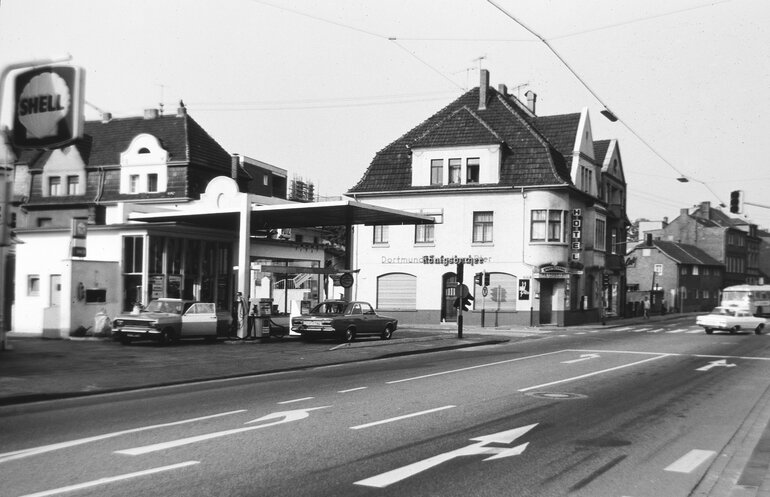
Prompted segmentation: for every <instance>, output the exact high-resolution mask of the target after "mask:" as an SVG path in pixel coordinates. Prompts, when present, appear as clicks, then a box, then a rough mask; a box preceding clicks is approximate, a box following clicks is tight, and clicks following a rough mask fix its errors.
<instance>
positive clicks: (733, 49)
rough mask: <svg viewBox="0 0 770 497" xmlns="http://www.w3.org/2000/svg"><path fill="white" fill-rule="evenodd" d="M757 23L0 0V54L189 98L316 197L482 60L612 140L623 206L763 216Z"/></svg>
mask: <svg viewBox="0 0 770 497" xmlns="http://www.w3.org/2000/svg"><path fill="white" fill-rule="evenodd" d="M512 18H513V19H512ZM514 19H515V20H514ZM517 21H518V22H517ZM768 22H770V2H767V1H766V0H712V1H709V0H644V1H631V0H579V1H578V0H527V1H522V0H519V1H516V0H377V1H376V2H375V1H361V0H326V1H320V0H265V1H263V0H216V1H213V0H210V1H209V0H130V1H126V0H0V67H5V66H7V65H8V64H12V63H18V62H23V61H29V60H37V59H59V58H62V57H67V56H71V61H70V63H71V64H74V65H77V66H81V67H83V68H84V69H85V71H86V84H85V86H86V97H85V98H86V102H87V105H86V118H87V119H98V118H99V117H100V114H101V112H111V113H112V115H113V117H118V118H119V117H131V116H138V115H143V113H144V109H149V108H158V107H159V106H160V104H161V103H162V104H163V109H164V113H171V114H173V113H175V112H176V108H177V106H178V103H179V101H180V100H183V101H184V104H185V106H186V107H187V110H188V113H189V114H190V116H192V117H193V118H194V119H195V120H196V121H197V122H198V123H199V124H200V125H201V126H203V128H204V129H206V131H208V132H209V134H210V135H211V136H213V137H214V138H215V139H216V140H217V141H218V142H219V143H220V144H221V145H222V146H223V147H224V148H225V150H227V151H228V152H230V153H238V154H241V155H245V156H248V157H252V158H255V159H259V160H261V161H264V162H267V163H270V164H272V165H274V166H277V167H280V168H283V169H286V170H287V171H288V174H289V178H290V179H293V178H295V177H296V178H301V179H304V180H305V181H310V182H312V183H314V184H315V186H316V192H317V193H318V194H319V195H321V196H338V195H342V194H344V193H345V192H346V191H347V190H348V189H349V188H351V187H352V186H354V185H355V184H356V183H357V182H358V180H359V179H361V177H362V176H363V174H364V171H365V170H366V168H367V166H368V165H369V163H370V162H371V160H372V158H373V157H374V155H375V154H376V153H377V151H379V150H381V149H382V148H384V147H385V146H387V145H388V144H389V143H390V142H392V141H393V140H395V139H397V138H398V137H400V136H401V135H402V134H404V133H405V132H407V131H408V130H410V129H411V128H413V127H415V126H417V125H418V124H420V123H421V122H422V121H424V120H425V119H426V118H428V117H429V116H431V115H432V114H433V113H435V112H436V111H438V110H440V109H441V108H443V107H444V106H446V105H447V104H449V103H450V102H452V101H453V100H454V99H455V98H457V97H458V96H459V95H461V94H462V93H464V92H465V91H466V90H467V89H469V88H472V87H475V86H478V84H479V69H480V68H481V69H487V70H488V71H489V72H490V83H491V85H492V86H494V87H497V86H498V85H499V84H506V85H507V86H508V89H509V91H510V92H511V93H513V94H514V95H520V96H521V98H522V99H523V100H526V99H525V97H524V93H525V92H526V91H528V90H531V91H533V92H535V93H536V94H537V95H538V102H537V113H538V115H555V114H567V113H574V112H580V110H581V109H583V108H585V107H587V108H588V110H589V114H590V118H591V123H592V126H593V132H594V139H595V140H599V139H610V138H617V139H618V140H619V143H620V151H621V156H622V160H623V166H624V170H625V175H626V181H627V184H628V207H627V211H628V216H629V218H630V219H631V220H632V221H633V220H635V219H639V218H645V219H649V220H661V219H663V218H664V217H668V218H669V220H671V219H673V218H675V217H676V216H678V215H679V212H680V210H681V209H683V208H690V207H693V206H695V205H697V204H700V203H701V202H704V201H709V202H711V204H712V206H717V205H718V204H720V203H724V204H729V199H730V192H731V191H732V190H742V191H743V192H744V199H745V201H746V202H748V203H749V205H746V207H745V214H743V216H742V217H744V218H745V219H747V220H749V221H750V222H754V223H757V224H759V225H760V227H764V228H770V169H769V168H768V152H767V150H766V149H767V143H768V141H770V136H768V135H769V134H770V97H768V90H770V29H767V25H768ZM524 26H526V28H528V29H526V28H525V27H524ZM543 40H545V41H543ZM549 45H550V47H552V49H553V50H551V49H549ZM554 51H555V53H554ZM557 54H558V56H557ZM570 68H571V70H572V71H574V73H573V72H572V71H571V70H570ZM576 75H577V76H576ZM6 93H8V92H6ZM2 102H3V109H2V115H0V122H1V123H2V124H5V125H9V124H10V108H11V105H10V102H9V101H8V95H6V96H5V98H4V99H3V100H2ZM605 105H606V106H607V107H608V108H609V109H611V110H612V111H613V112H614V113H615V114H616V115H617V116H618V117H619V118H620V120H619V121H618V122H614V123H613V122H610V121H608V120H607V119H605V118H604V117H603V116H602V115H601V114H600V111H601V110H602V109H604V107H605ZM681 177H685V178H688V179H689V181H688V182H686V183H684V182H680V181H677V178H681ZM751 204H756V205H751ZM725 210H727V209H725Z"/></svg>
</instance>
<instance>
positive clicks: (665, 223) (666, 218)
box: [663, 216, 668, 228]
mask: <svg viewBox="0 0 770 497" xmlns="http://www.w3.org/2000/svg"><path fill="white" fill-rule="evenodd" d="M666 226H668V216H663V227H664V228H665V227H666Z"/></svg>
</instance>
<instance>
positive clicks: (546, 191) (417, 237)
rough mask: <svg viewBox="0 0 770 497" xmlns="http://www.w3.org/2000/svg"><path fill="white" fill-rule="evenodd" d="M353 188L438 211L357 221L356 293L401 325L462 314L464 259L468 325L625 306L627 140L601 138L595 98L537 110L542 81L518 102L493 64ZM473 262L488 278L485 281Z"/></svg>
mask: <svg viewBox="0 0 770 497" xmlns="http://www.w3.org/2000/svg"><path fill="white" fill-rule="evenodd" d="M347 194H348V195H349V196H352V197H353V198H355V199H357V200H358V199H361V200H362V201H366V202H368V203H371V204H375V205H380V206H383V207H390V208H399V209H403V210H407V211H412V212H415V213H420V214H423V215H426V216H431V217H432V218H433V219H434V221H435V223H434V224H433V225H420V226H376V225H375V226H358V227H356V230H355V232H354V236H353V240H354V245H355V251H354V254H353V266H354V267H356V268H358V269H360V273H359V278H358V282H357V287H356V293H357V297H358V298H364V299H369V300H370V301H371V302H372V303H373V304H375V305H376V307H377V308H378V309H380V310H381V311H383V312H387V313H388V314H392V315H396V316H398V317H399V319H400V320H401V321H402V322H404V323H438V322H452V321H455V320H456V318H457V311H456V309H455V308H454V306H453V303H454V299H455V298H456V293H455V292H456V289H457V263H458V262H463V263H464V272H465V275H464V280H463V281H464V283H465V284H466V285H467V286H468V287H469V290H470V292H471V294H472V295H473V296H474V300H473V309H472V311H471V312H469V313H466V314H465V322H466V323H469V324H484V325H505V324H525V325H539V324H558V325H569V324H576V323H581V322H588V321H597V320H599V319H600V318H601V316H602V315H603V314H607V313H612V314H620V313H622V311H623V308H624V302H623V299H624V295H625V264H624V259H623V255H622V254H623V251H624V247H625V234H626V227H627V225H628V218H627V216H626V183H625V177H624V174H623V165H622V160H621V155H620V148H619V144H618V142H617V140H602V141H594V139H593V131H592V127H591V120H590V116H589V113H588V110H587V109H584V110H582V111H581V112H578V113H572V114H565V115H553V116H538V115H537V114H536V95H535V94H534V93H532V92H528V93H527V102H526V103H525V102H522V101H519V100H518V99H517V98H516V97H514V96H513V95H511V94H509V93H508V91H507V88H506V87H505V85H500V86H499V87H498V88H497V89H495V88H492V87H491V86H490V85H489V73H488V71H486V70H483V71H481V82H480V85H479V87H477V88H473V89H471V90H470V91H468V92H466V93H465V94H463V95H462V96H460V97H459V98H458V99H457V100H455V101H454V102H452V103H450V104H449V105H447V106H446V107H444V108H443V109H441V110H440V111H438V112H437V113H435V114H434V115H432V116H430V117H429V118H427V119H426V120H425V121H423V122H422V123H420V124H418V125H417V126H416V127H414V128H413V129H411V130H409V131H407V132H406V133H405V134H404V135H403V136H401V137H400V138H398V139H397V140H395V141H393V142H392V143H390V144H389V145H387V146H386V147H385V148H383V149H382V150H380V151H379V152H378V153H377V154H376V155H375V157H374V159H373V160H372V162H371V163H370V165H369V167H368V168H367V169H366V171H365V172H364V174H363V177H362V178H361V180H360V181H359V182H358V183H357V184H356V185H354V186H353V187H352V188H350V190H349V191H348V193H347ZM476 273H484V274H485V275H486V276H487V278H486V280H488V281H485V279H484V278H481V281H479V282H478V283H480V284H475V283H474V275H475V274H476ZM487 283H488V284H487Z"/></svg>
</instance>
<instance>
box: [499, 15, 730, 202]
mask: <svg viewBox="0 0 770 497" xmlns="http://www.w3.org/2000/svg"><path fill="white" fill-rule="evenodd" d="M487 2H488V3H490V4H491V5H492V6H494V7H495V8H496V9H497V10H499V11H500V12H502V13H503V14H504V15H505V16H506V17H508V18H509V19H511V20H512V21H513V22H515V23H516V24H518V25H519V26H521V27H522V28H524V29H525V30H526V31H527V32H528V33H530V34H531V35H532V36H534V37H535V38H537V39H538V40H540V41H541V42H542V43H543V44H544V45H545V46H546V47H547V48H548V50H550V51H551V53H553V54H554V55H555V56H556V58H557V59H559V61H560V62H561V63H562V64H563V65H564V67H566V68H567V69H568V70H569V72H571V73H572V75H573V76H575V78H576V79H577V80H578V81H579V82H580V84H582V85H583V87H584V88H585V89H586V90H588V92H589V93H590V94H591V95H592V96H593V97H594V98H595V99H596V100H597V101H598V102H599V103H600V104H602V106H603V107H604V111H602V114H603V115H604V116H605V117H607V119H609V120H610V121H618V122H620V123H621V124H622V125H623V126H624V127H625V128H626V129H627V130H628V131H629V132H630V133H631V134H632V135H634V136H635V137H636V138H637V139H638V140H639V141H640V142H641V143H642V144H643V145H644V146H646V147H647V148H648V149H649V150H650V151H651V152H652V153H653V154H655V155H656V156H657V157H658V158H659V159H660V160H662V161H663V162H664V163H665V164H667V165H668V166H669V167H670V168H671V169H673V170H674V171H675V172H676V173H677V174H678V175H679V178H678V179H679V180H680V181H682V182H686V181H695V182H697V183H700V184H702V185H703V186H705V187H706V188H707V189H708V191H709V192H711V194H712V195H714V197H715V198H716V199H717V200H719V202H720V203H722V204H723V203H724V202H723V201H722V199H721V198H720V197H719V195H717V194H716V193H715V192H714V190H712V189H711V187H710V186H709V185H707V184H706V183H704V182H703V181H699V180H697V179H695V178H692V177H690V176H688V175H686V174H684V173H683V172H682V171H680V170H679V169H678V168H677V167H676V166H674V165H673V164H672V163H671V162H669V161H668V160H667V159H666V158H665V157H663V155H661V154H660V153H659V152H658V151H657V150H656V149H655V147H653V146H652V145H651V144H650V143H649V142H648V141H647V140H645V139H644V138H643V137H642V136H641V135H640V134H639V133H637V132H636V131H635V130H634V129H633V128H632V127H631V126H630V125H629V124H628V123H627V122H626V121H624V120H623V119H621V118H620V117H619V116H618V115H617V114H616V113H614V112H612V110H611V109H610V108H609V106H608V105H607V104H606V103H605V102H604V101H603V100H602V99H601V97H599V95H598V94H597V93H596V92H595V91H594V90H593V89H592V88H591V87H590V86H589V85H588V83H587V82H586V81H585V80H584V79H583V78H582V77H580V75H579V74H578V73H577V72H576V71H575V70H574V69H573V68H572V66H571V65H569V63H568V62H567V61H566V60H565V59H564V57H562V56H561V54H559V52H558V51H556V49H555V48H554V47H553V45H551V44H550V43H549V42H548V40H546V39H545V38H544V37H542V36H541V35H539V34H538V33H536V32H535V31H534V30H533V29H532V28H530V27H529V26H527V25H526V24H524V23H523V22H522V21H520V20H519V19H517V18H516V17H515V16H514V15H513V14H511V13H510V12H508V11H507V10H505V9H504V8H503V7H501V6H500V5H499V4H498V3H497V2H495V0H487Z"/></svg>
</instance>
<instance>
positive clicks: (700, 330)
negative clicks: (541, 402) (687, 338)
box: [687, 328, 703, 333]
mask: <svg viewBox="0 0 770 497" xmlns="http://www.w3.org/2000/svg"><path fill="white" fill-rule="evenodd" d="M687 333H703V330H702V329H701V328H698V329H697V330H690V331H688V332H687Z"/></svg>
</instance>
